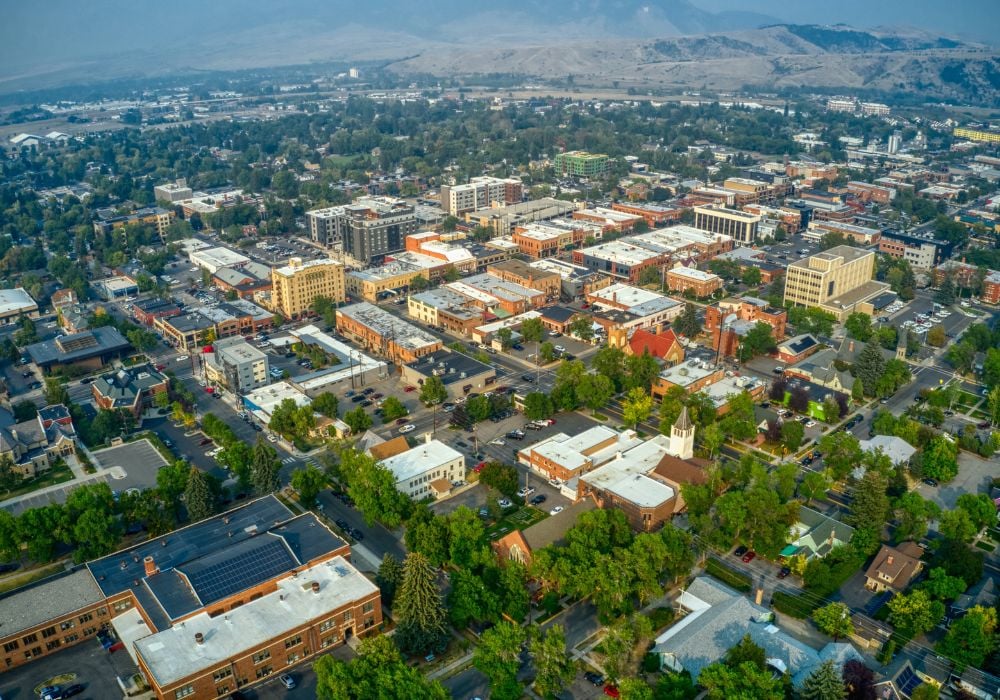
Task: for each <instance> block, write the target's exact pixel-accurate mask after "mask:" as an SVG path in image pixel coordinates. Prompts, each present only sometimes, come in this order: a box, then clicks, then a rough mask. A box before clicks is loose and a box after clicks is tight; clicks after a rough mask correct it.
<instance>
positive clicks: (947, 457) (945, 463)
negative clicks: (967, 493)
mask: <svg viewBox="0 0 1000 700" xmlns="http://www.w3.org/2000/svg"><path fill="white" fill-rule="evenodd" d="M920 464H921V467H922V470H923V475H924V476H925V477H931V478H932V479H937V480H938V481H942V482H946V481H951V480H952V479H954V478H955V477H956V476H957V475H958V446H957V445H956V444H955V443H954V442H952V441H951V440H949V439H948V438H946V437H944V436H942V435H939V436H937V437H935V438H932V439H931V441H930V442H929V443H927V445H926V446H925V447H924V449H923V451H922V452H921V454H920Z"/></svg>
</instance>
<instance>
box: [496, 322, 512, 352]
mask: <svg viewBox="0 0 1000 700" xmlns="http://www.w3.org/2000/svg"><path fill="white" fill-rule="evenodd" d="M497 340H499V341H500V347H502V348H503V349H504V350H506V349H508V348H509V347H510V346H511V343H513V341H514V331H513V330H511V329H510V328H507V327H504V328H501V329H500V330H498V331H497Z"/></svg>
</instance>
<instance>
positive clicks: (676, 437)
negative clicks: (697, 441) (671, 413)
mask: <svg viewBox="0 0 1000 700" xmlns="http://www.w3.org/2000/svg"><path fill="white" fill-rule="evenodd" d="M670 451H671V452H672V453H673V454H674V456H675V457H680V458H681V459H691V458H692V457H694V424H692V423H691V417H690V416H688V410H687V406H685V407H684V408H682V409H681V414H680V415H679V416H677V422H676V423H674V425H673V427H672V428H670Z"/></svg>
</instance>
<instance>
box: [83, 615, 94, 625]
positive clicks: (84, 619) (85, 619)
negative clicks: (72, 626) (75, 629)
mask: <svg viewBox="0 0 1000 700" xmlns="http://www.w3.org/2000/svg"><path fill="white" fill-rule="evenodd" d="M93 619H94V616H93V614H91V613H87V614H86V615H80V624H81V625H82V624H84V623H87V622H90V621H91V620H93Z"/></svg>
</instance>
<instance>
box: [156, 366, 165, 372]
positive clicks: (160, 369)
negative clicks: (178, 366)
mask: <svg viewBox="0 0 1000 700" xmlns="http://www.w3.org/2000/svg"><path fill="white" fill-rule="evenodd" d="M166 368H167V366H166V365H156V369H157V370H158V371H160V372H162V371H163V370H165V369H166Z"/></svg>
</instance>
